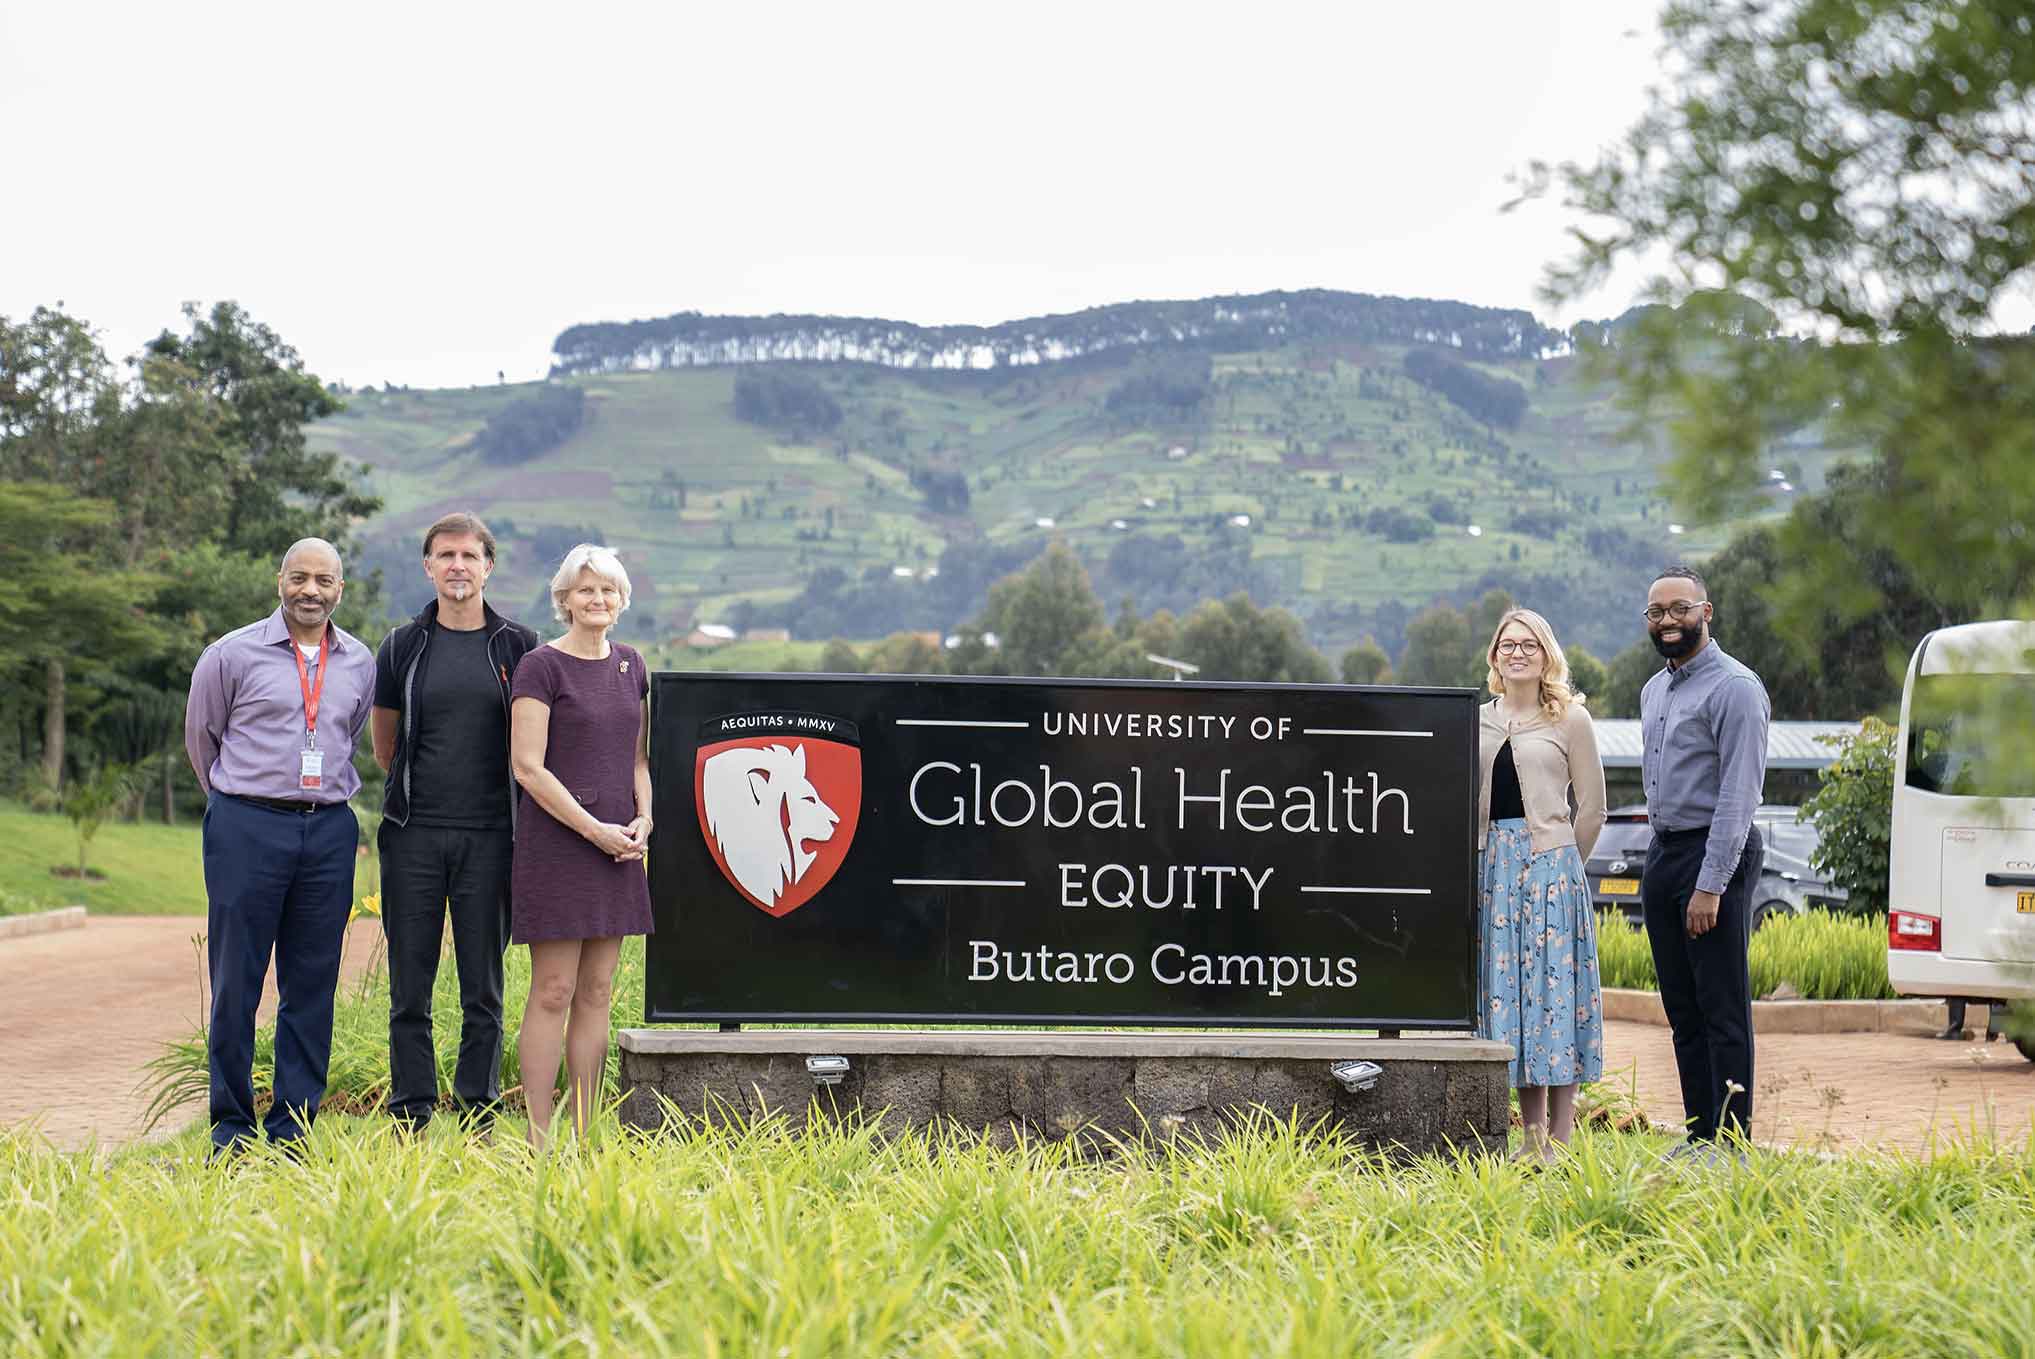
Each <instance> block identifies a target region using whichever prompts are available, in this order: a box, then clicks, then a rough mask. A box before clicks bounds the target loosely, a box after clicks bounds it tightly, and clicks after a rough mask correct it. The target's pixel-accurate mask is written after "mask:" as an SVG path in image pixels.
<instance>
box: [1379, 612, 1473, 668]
mask: <svg viewBox="0 0 2035 1359" xmlns="http://www.w3.org/2000/svg"><path fill="white" fill-rule="evenodd" d="M1469 649H1470V622H1469V620H1468V619H1467V618H1464V617H1463V615H1462V614H1461V613H1460V612H1458V611H1457V610H1456V609H1455V608H1453V607H1452V606H1450V605H1447V604H1433V605H1430V606H1428V607H1427V608H1425V609H1422V610H1421V611H1420V613H1418V614H1417V615H1415V616H1414V619H1413V621H1412V622H1410V623H1408V624H1407V625H1406V648H1405V650H1403V651H1402V652H1400V654H1399V664H1398V666H1397V667H1396V670H1395V674H1396V677H1397V680H1398V682H1399V683H1401V684H1423V685H1453V684H1461V683H1462V680H1463V657H1464V655H1465V654H1466V653H1467V652H1468V651H1469Z"/></svg>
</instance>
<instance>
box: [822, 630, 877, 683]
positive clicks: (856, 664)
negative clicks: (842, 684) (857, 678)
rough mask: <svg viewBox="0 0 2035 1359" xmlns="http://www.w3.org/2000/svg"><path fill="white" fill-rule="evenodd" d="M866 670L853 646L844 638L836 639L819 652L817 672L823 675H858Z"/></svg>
mask: <svg viewBox="0 0 2035 1359" xmlns="http://www.w3.org/2000/svg"><path fill="white" fill-rule="evenodd" d="M868 669H869V666H868V664H867V663H866V662H865V661H864V660H863V659H862V657H861V656H860V655H859V654H858V653H857V652H856V650H855V647H854V644H853V643H851V642H849V641H847V640H846V639H844V638H840V637H836V638H835V639H834V640H833V641H831V642H829V643H827V645H826V647H825V648H824V649H822V650H821V652H820V664H819V670H820V673H821V674H823V675H860V674H862V673H864V672H865V671H867V670H868Z"/></svg>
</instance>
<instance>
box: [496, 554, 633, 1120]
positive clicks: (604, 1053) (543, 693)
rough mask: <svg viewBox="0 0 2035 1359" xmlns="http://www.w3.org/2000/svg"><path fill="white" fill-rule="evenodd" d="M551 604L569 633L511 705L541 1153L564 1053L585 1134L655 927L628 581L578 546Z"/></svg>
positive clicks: (528, 1094)
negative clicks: (641, 950)
mask: <svg viewBox="0 0 2035 1359" xmlns="http://www.w3.org/2000/svg"><path fill="white" fill-rule="evenodd" d="M551 605H552V612H553V613H554V614H556V615H557V617H558V619H559V621H561V622H563V623H565V624H567V625H568V626H567V629H566V633H565V635H564V636H563V637H560V638H559V639H558V640H556V641H554V642H550V643H548V644H546V645H544V646H540V647H538V648H537V649H536V650H534V651H532V652H531V653H530V654H529V655H527V656H525V657H524V658H523V662H522V664H521V665H519V666H517V667H516V680H515V685H514V687H513V689H512V690H511V694H512V702H511V706H510V710H509V751H510V759H511V762H512V764H513V765H514V768H515V772H516V782H517V783H518V784H520V785H521V786H522V789H523V797H522V802H521V806H520V807H519V809H518V815H517V818H516V855H515V859H514V863H513V867H512V869H511V872H510V912H511V932H510V939H511V940H512V941H513V942H515V943H518V944H528V945H529V946H530V997H529V999H528V1001H526V1002H525V1004H524V1006H523V1027H522V1029H521V1031H520V1034H519V1036H518V1039H517V1046H518V1049H519V1054H518V1055H519V1057H520V1059H521V1066H522V1070H523V1099H524V1102H525V1103H526V1104H527V1105H528V1106H529V1110H530V1143H531V1145H532V1146H535V1147H540V1148H541V1147H543V1146H544V1145H545V1143H546V1142H547V1141H548V1140H549V1138H550V1134H551V1121H552V1114H553V1108H554V1104H553V1094H554V1090H555V1087H556V1085H557V1081H558V1057H559V1050H560V1047H561V1045H562V1046H563V1048H564V1052H565V1070H566V1086H567V1090H568V1093H569V1096H570V1100H571V1107H572V1121H573V1126H574V1127H575V1128H578V1129H582V1130H583V1129H584V1128H585V1127H586V1120H587V1116H588V1114H589V1113H590V1112H591V1111H592V1108H593V1103H594V1101H595V1100H596V1099H597V1098H599V1094H600V1088H601V1073H602V1071H603V1069H604V1068H605V1066H606V1065H607V1060H608V1012H609V1009H610V1005H611V1002H612V1001H613V998H614V980H615V961H616V959H617V958H618V957H619V956H620V955H621V951H622V936H624V935H628V934H648V933H649V932H650V889H649V885H648V883H647V882H646V880H645V878H644V875H643V852H644V847H645V846H646V845H647V844H648V843H649V841H650V760H649V755H648V752H647V747H646V743H645V739H644V737H645V733H646V732H647V730H648V726H649V724H648V721H647V711H646V708H645V700H646V699H647V698H648V696H649V693H650V676H649V674H648V669H647V667H646V666H645V665H644V664H643V657H642V656H641V655H639V654H638V653H637V652H636V651H634V650H633V649H631V648H629V647H626V646H623V645H621V644H620V643H618V642H617V643H610V642H609V641H608V630H609V629H610V628H612V627H613V626H614V625H615V620H616V618H618V617H619V616H620V615H621V612H622V610H624V609H626V608H628V607H629V576H628V573H627V572H625V571H624V570H623V569H622V563H621V562H620V561H618V560H616V558H615V554H614V553H613V552H611V551H609V550H608V549H607V548H605V547H596V546H594V545H592V544H590V543H582V544H580V545H579V546H578V547H575V548H574V549H573V550H572V551H570V552H568V553H566V555H565V561H564V562H563V563H562V564H561V565H560V566H559V568H558V573H557V574H556V575H554V576H553V577H552V578H551Z"/></svg>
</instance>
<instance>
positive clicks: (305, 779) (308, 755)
mask: <svg viewBox="0 0 2035 1359" xmlns="http://www.w3.org/2000/svg"><path fill="white" fill-rule="evenodd" d="M297 786H298V787H299V788H323V787H324V786H325V752H324V751H322V750H307V751H305V752H304V754H303V764H302V765H301V766H300V767H299V769H298V773H297Z"/></svg>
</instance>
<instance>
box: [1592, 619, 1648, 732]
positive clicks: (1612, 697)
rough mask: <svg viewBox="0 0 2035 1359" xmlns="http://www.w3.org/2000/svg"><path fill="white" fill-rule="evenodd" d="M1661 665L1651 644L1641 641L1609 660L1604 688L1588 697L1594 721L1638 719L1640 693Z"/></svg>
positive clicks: (1644, 640)
mask: <svg viewBox="0 0 2035 1359" xmlns="http://www.w3.org/2000/svg"><path fill="white" fill-rule="evenodd" d="M1662 664H1664V662H1663V661H1662V660H1661V656H1660V653H1659V652H1658V651H1655V650H1654V649H1653V643H1652V642H1650V641H1648V640H1646V639H1645V638H1644V637H1642V638H1640V639H1639V640H1638V641H1636V642H1634V643H1633V644H1632V645H1631V646H1629V647H1627V648H1625V650H1623V651H1621V652H1619V653H1618V654H1617V655H1616V656H1613V657H1612V658H1611V663H1610V664H1609V665H1607V666H1605V667H1604V683H1603V687H1602V688H1601V689H1599V690H1596V691H1594V692H1592V693H1591V694H1590V712H1591V715H1592V716H1595V717H1638V716H1639V691H1640V690H1642V689H1644V688H1645V687H1646V682H1647V681H1648V680H1650V679H1652V678H1653V677H1654V675H1655V674H1656V673H1657V672H1658V671H1659V670H1660V668H1661V666H1662Z"/></svg>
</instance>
